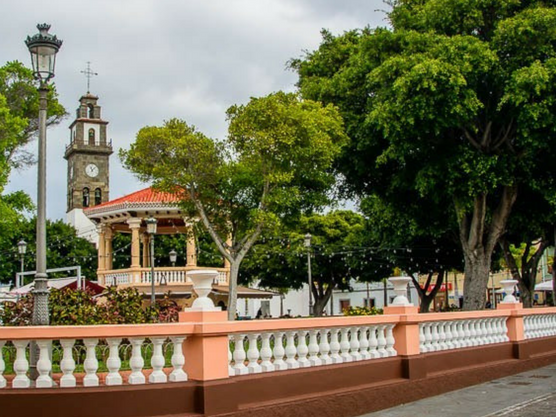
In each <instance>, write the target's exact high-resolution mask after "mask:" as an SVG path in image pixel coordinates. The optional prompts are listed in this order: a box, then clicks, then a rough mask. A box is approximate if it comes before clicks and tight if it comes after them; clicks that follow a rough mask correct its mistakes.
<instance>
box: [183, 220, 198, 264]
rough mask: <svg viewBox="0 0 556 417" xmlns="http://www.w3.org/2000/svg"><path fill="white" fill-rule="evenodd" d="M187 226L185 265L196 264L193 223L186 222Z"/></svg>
mask: <svg viewBox="0 0 556 417" xmlns="http://www.w3.org/2000/svg"><path fill="white" fill-rule="evenodd" d="M186 227H187V249H186V254H187V262H186V266H197V244H196V243H195V234H194V232H193V225H192V224H190V223H189V224H188V223H186Z"/></svg>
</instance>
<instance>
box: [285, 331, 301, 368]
mask: <svg viewBox="0 0 556 417" xmlns="http://www.w3.org/2000/svg"><path fill="white" fill-rule="evenodd" d="M296 353H297V349H296V347H295V332H294V331H289V332H286V358H287V359H286V364H287V365H288V369H297V368H299V363H298V362H297V361H296V360H295V354H296Z"/></svg>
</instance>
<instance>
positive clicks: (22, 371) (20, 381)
mask: <svg viewBox="0 0 556 417" xmlns="http://www.w3.org/2000/svg"><path fill="white" fill-rule="evenodd" d="M13 344H14V346H15V349H16V354H15V361H14V365H13V368H14V372H15V378H14V379H13V381H12V388H29V387H30V386H31V380H30V379H29V377H28V376H27V371H28V370H29V362H28V361H27V356H26V354H25V351H26V349H27V345H28V344H29V340H14V341H13Z"/></svg>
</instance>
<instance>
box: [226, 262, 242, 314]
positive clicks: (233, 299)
mask: <svg viewBox="0 0 556 417" xmlns="http://www.w3.org/2000/svg"><path fill="white" fill-rule="evenodd" d="M240 263H241V260H237V259H234V260H233V261H232V262H230V281H229V287H228V288H229V293H228V320H235V319H236V312H237V276H238V273H239V264H240Z"/></svg>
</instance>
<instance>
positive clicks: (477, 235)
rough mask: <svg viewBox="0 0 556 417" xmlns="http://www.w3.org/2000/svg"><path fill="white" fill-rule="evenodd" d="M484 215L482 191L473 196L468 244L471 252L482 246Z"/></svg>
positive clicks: (484, 205) (484, 199)
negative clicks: (478, 194)
mask: <svg viewBox="0 0 556 417" xmlns="http://www.w3.org/2000/svg"><path fill="white" fill-rule="evenodd" d="M485 217H486V194H485V193H483V194H481V195H480V196H478V197H475V203H474V207H473V219H472V220H471V227H470V229H469V239H468V245H469V249H471V250H472V251H473V252H474V251H475V250H477V247H478V246H482V242H483V235H484V232H485Z"/></svg>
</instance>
